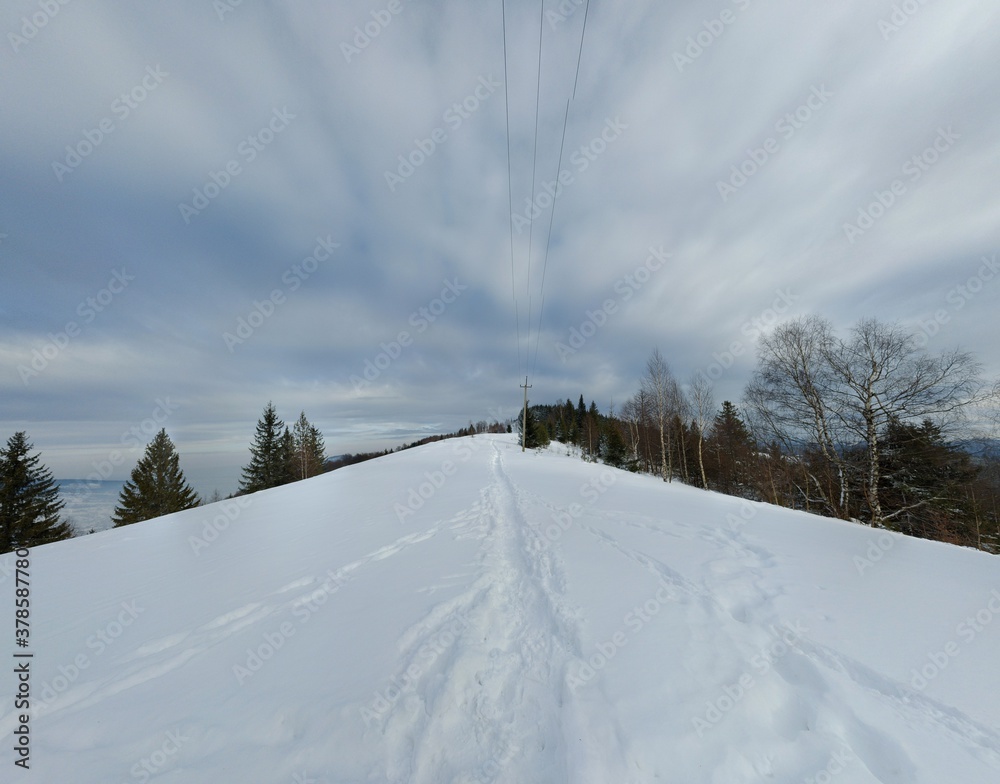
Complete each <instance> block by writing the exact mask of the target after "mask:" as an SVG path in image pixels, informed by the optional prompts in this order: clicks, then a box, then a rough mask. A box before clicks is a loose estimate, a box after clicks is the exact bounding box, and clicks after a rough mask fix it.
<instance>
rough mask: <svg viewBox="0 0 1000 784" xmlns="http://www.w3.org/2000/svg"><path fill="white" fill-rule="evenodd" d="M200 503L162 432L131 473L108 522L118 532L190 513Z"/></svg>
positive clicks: (169, 442)
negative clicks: (123, 527)
mask: <svg viewBox="0 0 1000 784" xmlns="http://www.w3.org/2000/svg"><path fill="white" fill-rule="evenodd" d="M200 502H201V501H200V499H199V498H198V494H197V493H196V492H195V491H194V490H193V489H192V488H191V486H190V485H189V484H188V483H187V480H186V479H185V478H184V472H183V471H181V468H180V457H179V456H178V455H177V451H176V450H175V449H174V442H173V441H171V440H170V436H168V435H167V431H166V430H165V429H162V430H160V432H159V433H157V434H156V435H155V436H153V440H152V441H150V442H149V443H148V444H147V445H146V452H145V454H144V455H143V456H142V457H141V458H140V459H139V462H138V463H136V466H135V468H133V469H132V475H131V478H130V479H129V480H128V481H127V482H126V483H125V486H124V487H123V488H122V490H121V493H120V494H119V496H118V506H116V507H115V512H114V514H113V515H112V517H111V520H112V522H113V523H114V524H115V528H120V527H121V526H123V525H131V524H132V523H138V522H140V521H142V520H151V519H153V518H154V517H161V516H162V515H166V514H171V513H172V512H180V511H181V510H182V509H191V508H192V507H195V506H198V504H199V503H200Z"/></svg>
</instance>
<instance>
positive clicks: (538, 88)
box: [524, 0, 545, 364]
mask: <svg viewBox="0 0 1000 784" xmlns="http://www.w3.org/2000/svg"><path fill="white" fill-rule="evenodd" d="M544 20H545V0H542V2H541V3H540V4H539V8H538V74H537V76H536V77H535V140H534V142H533V143H532V150H531V201H530V202H528V203H529V205H530V212H529V213H528V214H529V216H530V215H531V213H532V212H534V208H535V170H536V166H537V163H538V115H539V114H540V112H539V105H540V96H541V93H542V33H543V32H544V29H545V26H544V24H543V22H544ZM534 233H535V219H534V218H532V219H531V223H529V224H528V275H527V279H526V280H525V282H524V291H525V294H526V295H527V297H528V345H527V346H525V351H526V352H527V351H528V350H530V347H531V247H532V237H533V236H534ZM524 361H525V364H527V361H528V356H527V353H526V354H525V357H524Z"/></svg>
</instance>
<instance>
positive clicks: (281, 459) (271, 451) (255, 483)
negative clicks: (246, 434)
mask: <svg viewBox="0 0 1000 784" xmlns="http://www.w3.org/2000/svg"><path fill="white" fill-rule="evenodd" d="M285 430H286V428H285V423H284V422H282V421H281V420H280V419H279V418H278V412H277V411H276V410H275V408H274V404H273V403H270V402H269V403H268V404H267V406H265V408H264V413H263V415H261V418H260V419H259V420H257V431H256V433H255V434H254V442H253V444H251V446H250V464H249V465H247V466H244V468H243V479H242V480H241V481H240V493H256V492H257V491H258V490H267V489H268V488H270V487H278V485H283V484H285V483H286V482H287V481H289V480H290V470H289V464H290V462H291V454H290V451H289V450H288V442H287V441H286V440H285V437H284V431H285Z"/></svg>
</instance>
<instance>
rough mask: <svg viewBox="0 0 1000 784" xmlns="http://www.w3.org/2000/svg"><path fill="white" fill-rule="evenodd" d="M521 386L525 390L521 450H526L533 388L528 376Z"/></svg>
mask: <svg viewBox="0 0 1000 784" xmlns="http://www.w3.org/2000/svg"><path fill="white" fill-rule="evenodd" d="M521 388H522V389H523V390H524V419H523V420H522V422H521V451H522V452H523V451H524V445H525V443H526V442H527V440H528V390H529V389H531V385H530V384H528V377H527V376H525V377H524V383H523V384H521Z"/></svg>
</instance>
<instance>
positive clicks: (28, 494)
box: [0, 431, 73, 552]
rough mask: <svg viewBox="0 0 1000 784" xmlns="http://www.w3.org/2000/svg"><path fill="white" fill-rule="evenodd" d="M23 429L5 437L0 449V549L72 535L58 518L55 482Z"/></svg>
mask: <svg viewBox="0 0 1000 784" xmlns="http://www.w3.org/2000/svg"><path fill="white" fill-rule="evenodd" d="M32 449H33V447H32V445H31V443H30V442H29V441H28V436H27V434H26V433H25V432H24V431H20V432H17V433H15V434H14V435H13V436H11V437H10V438H9V439H8V440H7V447H6V448H5V449H0V537H2V540H0V552H9V551H11V550H16V549H18V548H20V547H36V546H37V545H40V544H48V543H49V542H58V541H60V540H62V539H69V538H70V537H72V536H73V530H72V529H71V528H70V527H69V525H68V524H66V523H64V522H60V520H59V512H60V510H61V509H62V508H63V505H64V504H63V502H62V501H61V500H59V486H58V485H57V484H56V483H55V481H54V480H53V479H52V473H51V472H50V471H49V469H48V468H46V467H45V466H44V465H42V464H41V463H40V457H39V455H37V454H36V455H30V454H29V453H30V452H31V450H32Z"/></svg>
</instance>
